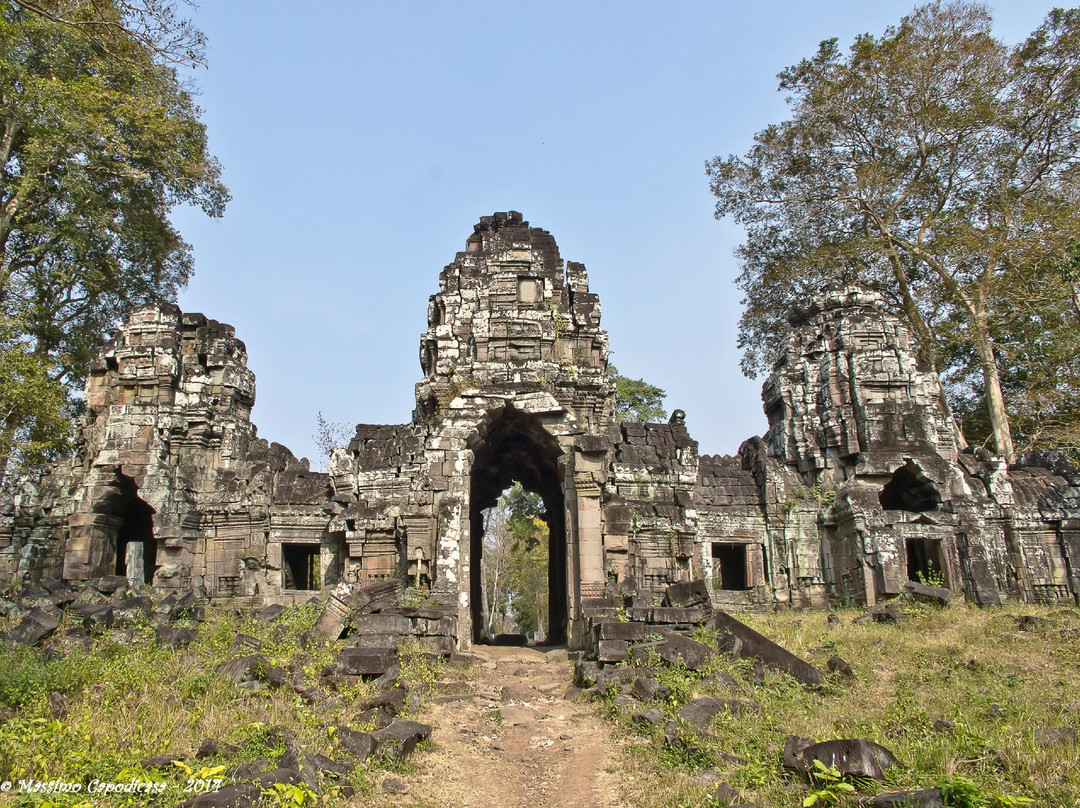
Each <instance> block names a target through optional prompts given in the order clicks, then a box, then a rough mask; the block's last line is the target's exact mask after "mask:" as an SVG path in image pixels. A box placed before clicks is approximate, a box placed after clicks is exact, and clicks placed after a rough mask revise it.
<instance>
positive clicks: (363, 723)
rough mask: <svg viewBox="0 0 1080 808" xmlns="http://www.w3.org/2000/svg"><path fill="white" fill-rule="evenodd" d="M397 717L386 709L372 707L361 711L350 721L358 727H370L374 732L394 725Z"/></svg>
mask: <svg viewBox="0 0 1080 808" xmlns="http://www.w3.org/2000/svg"><path fill="white" fill-rule="evenodd" d="M395 717H396V716H395V715H394V713H391V712H390V711H389V710H387V709H386V708H385V707H370V708H368V709H366V710H361V711H360V712H358V713H357V714H356V715H354V716H353V717H352V719H351V720H350V721H349V723H350V724H354V725H356V726H358V727H370V728H371V729H373V730H376V729H382V728H383V727H388V726H390V725H391V724H393V723H394V718H395Z"/></svg>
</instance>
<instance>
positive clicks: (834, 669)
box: [825, 656, 855, 679]
mask: <svg viewBox="0 0 1080 808" xmlns="http://www.w3.org/2000/svg"><path fill="white" fill-rule="evenodd" d="M825 665H826V667H827V668H828V670H829V673H833V674H836V675H837V676H840V677H843V678H844V679H854V678H855V672H854V671H853V670H851V665H849V664H848V663H847V661H846V660H844V659H841V658H840V657H838V656H831V657H829V661H828V662H826V663H825Z"/></svg>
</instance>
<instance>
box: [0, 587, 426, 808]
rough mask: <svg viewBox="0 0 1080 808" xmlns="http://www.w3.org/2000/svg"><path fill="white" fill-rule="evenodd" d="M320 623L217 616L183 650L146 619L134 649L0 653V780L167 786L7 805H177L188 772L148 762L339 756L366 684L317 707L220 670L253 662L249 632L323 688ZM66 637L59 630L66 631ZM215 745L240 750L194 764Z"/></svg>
mask: <svg viewBox="0 0 1080 808" xmlns="http://www.w3.org/2000/svg"><path fill="white" fill-rule="evenodd" d="M316 616H317V609H316V606H315V605H309V606H301V607H297V608H296V609H293V610H289V611H287V612H286V613H285V614H284V615H283V616H282V618H280V619H279V620H278V621H277V622H275V623H272V624H264V623H260V622H258V621H256V620H254V619H253V618H251V617H242V616H238V615H236V614H233V613H231V612H227V611H224V610H218V611H217V612H215V613H212V614H211V619H210V620H209V621H208V622H207V623H205V624H203V625H201V626H199V627H198V632H197V639H196V641H195V642H194V643H192V644H191V645H190V646H189V647H188V648H186V649H184V650H182V651H174V650H170V649H166V648H159V647H158V646H157V644H156V643H155V641H154V628H153V626H152V625H151V624H150V623H148V622H147V623H142V624H139V625H136V626H135V628H134V633H135V637H134V639H133V641H129V640H128V639H127V638H123V637H122V636H120V635H112V636H110V635H105V636H103V637H101V638H99V639H98V640H96V641H95V643H94V646H93V649H92V650H91V651H89V652H87V651H84V650H82V649H79V648H72V649H69V650H67V651H66V652H65V653H57V652H56V651H55V650H54V651H49V652H45V653H43V652H41V651H39V650H35V649H18V648H11V647H0V781H5V780H7V781H14V782H15V783H17V782H18V781H19V780H22V779H27V778H34V779H36V780H61V781H67V782H76V783H83V784H86V783H89V782H90V781H91V780H93V779H95V778H96V779H99V780H103V781H105V780H121V781H123V780H125V779H127V778H129V777H132V776H138V777H141V778H143V779H151V780H155V781H158V782H164V783H166V784H167V790H166V791H165V793H164V794H163V795H162V796H161V797H148V796H147V795H145V794H144V795H137V796H129V797H122V796H109V797H99V798H90V799H89V800H88V797H87V795H86V794H85V793H84V794H82V795H81V796H80V797H73V796H64V797H57V796H52V797H48V798H46V797H43V796H42V795H32V796H31V795H25V794H23V795H18V794H17V788H15V789H12V791H11V792H9V793H7V794H0V805H35V806H37V805H48V804H49V803H50V802H52V803H53V804H56V805H60V806H64V805H79V804H83V803H87V802H90V803H92V804H101V805H106V804H107V805H109V806H110V807H111V808H117V807H118V806H123V805H133V806H134V805H139V806H142V805H175V804H176V803H178V802H180V801H182V800H183V799H184V798H186V797H188V796H191V794H189V793H184V792H183V788H184V785H185V783H186V780H187V778H188V774H187V773H186V772H184V771H183V770H182V769H180V768H179V767H174V768H172V769H169V768H166V769H161V770H152V771H148V772H143V771H142V770H140V769H139V768H137V767H138V763H139V761H141V760H143V759H146V758H149V757H154V756H159V755H165V754H174V755H178V756H180V757H181V758H183V759H184V760H186V761H187V762H188V765H189V766H190V767H191V768H192V770H193V772H194V774H195V775H196V776H197V775H198V774H199V772H200V770H202V769H204V768H205V769H214V768H215V767H218V766H225V767H229V768H231V767H233V766H235V765H238V764H241V763H247V762H250V761H252V760H255V759H257V758H261V757H265V758H268V759H269V760H270V762H271V767H272V764H273V761H274V760H275V759H276V758H277V757H278V756H279V755H280V754H281V753H282V752H283V751H284V748H285V740H284V736H285V735H288V736H290V737H292V738H295V739H296V740H297V741H299V742H300V744H301V745H302V746H303V747H304V748H305V750H306V751H307V752H308V753H309V754H316V753H322V754H328V755H330V756H332V757H333V758H334V759H342V757H341V752H340V751H339V750H337V749H336V748H335V743H334V740H333V737H332V735H331V733H330V732H329V731H328V726H329V725H330V724H334V723H342V724H344V723H348V722H349V719H350V718H351V717H352V716H353V714H355V713H356V708H357V704H358V702H359V701H361V700H362V699H363V698H364V697H365V696H367V695H369V692H370V691H369V689H368V687H367V686H365V685H363V684H357V685H351V686H345V687H343V688H341V689H339V690H338V691H337V692H333V693H330V694H328V697H327V698H325V699H322V700H319V701H318V702H317V703H315V704H308V703H306V702H305V701H303V700H302V699H301V698H300V697H299V696H297V695H296V694H295V693H294V692H293V691H292V690H291V688H288V687H282V688H270V687H266V688H264V689H262V690H260V691H258V692H248V691H246V690H244V689H241V688H240V687H238V686H237V685H236V684H235V683H234V682H233V681H232V680H230V679H227V678H225V677H223V676H221V675H219V674H217V673H216V669H217V667H218V666H219V665H220V664H221V663H222V662H224V661H226V660H229V659H232V658H234V657H238V656H243V655H245V654H247V653H250V651H237V652H233V651H232V650H231V649H232V644H233V640H234V639H235V637H236V635H237V634H247V635H250V636H254V637H257V638H259V639H260V640H262V641H263V647H262V650H261V653H263V654H264V655H265V656H267V657H268V658H269V660H270V662H271V664H275V665H281V666H283V667H286V668H287V667H288V666H289V665H290V664H299V665H301V666H302V667H303V668H304V670H305V672H306V673H307V674H308V677H309V681H315V682H318V676H319V673H320V671H321V669H322V668H323V667H324V666H325V665H326V664H327V663H329V662H330V661H331V660H332V658H333V655H334V650H333V648H332V646H330V645H326V644H313V645H307V646H306V647H301V645H300V644H299V643H298V639H299V637H300V635H301V633H302V632H304V631H305V630H306V629H308V628H310V627H311V625H313V623H314V620H315V618H316ZM63 631H64V626H61V629H60V632H58V634H60V633H62V632H63ZM405 659H406V661H407V662H409V663H411V670H410V665H409V664H406V665H405V667H406V672H405V673H406V676H407V677H408V676H413V677H416V678H419V679H426V678H431V676H432V675H433V674H432V673H431V672H430V671H428V670H427V669H426V668H425V664H424V662H423V661H422V660H420V659H419V658H417V657H415V656H408V655H406V657H405ZM414 659H415V662H413V660H414ZM53 691H57V692H61V693H64V694H65V695H66V696H67V702H68V705H67V711H66V713H65V714H64V715H63V716H62V717H61V718H59V719H57V718H55V717H54V714H53V710H52V708H51V706H50V702H49V694H50V693H51V692H53ZM354 726H355V725H354ZM278 728H280V729H282V730H283V732H279V731H277V730H278ZM357 728H361V729H362V728H363V727H357ZM206 738H216V739H218V740H219V741H221V742H222V744H223V745H224V744H231V745H233V746H235V747H236V749H235V750H234V751H228V752H225V753H222V754H221V755H218V756H215V757H212V758H208V759H205V760H199V761H194V760H193V757H194V753H195V751H196V750H197V749H198V748H199V746H200V745H201V744H202V742H203V740H205V739H206ZM217 776H222V775H220V774H219V775H217ZM226 782H229V780H228V779H227V775H226ZM351 785H353V786H354V787H355V788H357V790H358V791H359V792H360V793H361V794H363V793H365V792H370V790H371V788H372V785H371V772H369V771H368V770H367V769H366V768H364V767H358V769H357V772H356V773H355V775H354V776H353V777H352V778H351ZM344 802H345V800H344V799H343V798H335V797H334V796H333V794H332V793H331V794H330V795H329V799H328V800H327V804H329V805H334V804H344ZM271 804H273V801H271Z"/></svg>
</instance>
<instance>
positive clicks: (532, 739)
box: [369, 646, 626, 808]
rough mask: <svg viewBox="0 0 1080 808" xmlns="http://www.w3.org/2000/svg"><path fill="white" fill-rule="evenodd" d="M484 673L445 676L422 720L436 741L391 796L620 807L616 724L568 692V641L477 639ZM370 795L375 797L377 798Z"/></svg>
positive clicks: (521, 807) (500, 806) (479, 803)
mask: <svg viewBox="0 0 1080 808" xmlns="http://www.w3.org/2000/svg"><path fill="white" fill-rule="evenodd" d="M473 654H474V656H476V657H478V658H479V661H480V662H479V665H478V666H476V671H477V672H478V676H477V678H475V679H470V680H467V681H460V682H443V683H440V687H439V691H440V692H439V693H437V694H434V695H432V696H430V697H429V698H428V704H429V707H428V709H427V710H426V711H425V714H424V716H423V717H422V718H421V720H423V721H425V722H426V723H429V724H431V725H432V726H433V727H434V728H435V729H434V733H433V734H432V741H433V744H432V748H431V749H429V750H428V751H425V752H423V753H420V754H417V755H416V756H415V757H414V758H413V759H412V763H414V764H415V765H416V766H417V768H418V769H419V770H418V771H416V772H413V773H410V774H408V775H405V776H403V777H402V778H401V780H402V781H404V782H405V784H406V788H407V790H406V791H405V793H403V794H398V795H390V794H386V793H384V794H383V795H381V798H382V799H384V800H385V802H384V804H385V805H393V806H438V807H439V808H544V807H545V806H551V807H552V808H554V806H559V808H568V807H569V808H575V806H581V808H585V806H588V807H589V808H614V807H615V806H622V805H625V804H626V803H624V802H623V801H622V800H621V798H620V786H621V785H622V783H623V778H622V776H621V775H620V774H619V766H618V763H617V755H618V748H617V745H616V744H615V742H614V741H613V740H612V738H611V732H610V729H609V726H608V725H607V724H605V722H604V721H603V720H602V719H600V718H599V717H597V716H596V715H595V709H594V707H593V706H592V705H590V704H587V703H584V702H581V701H580V700H575V699H573V698H572V694H571V693H568V691H569V690H570V686H571V669H570V666H569V664H568V663H567V657H566V651H565V650H561V649H534V648H498V647H486V646H485V647H478V648H474V649H473ZM369 804H370V803H369Z"/></svg>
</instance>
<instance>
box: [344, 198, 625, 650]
mask: <svg viewBox="0 0 1080 808" xmlns="http://www.w3.org/2000/svg"><path fill="white" fill-rule="evenodd" d="M607 362H608V338H607V334H606V333H605V332H604V331H602V330H601V329H600V301H599V299H598V298H597V296H596V295H594V294H592V293H591V292H590V291H589V282H588V275H587V273H586V271H585V267H584V266H583V265H581V264H575V263H572V262H571V263H567V264H565V265H564V263H563V261H562V259H561V258H560V256H559V250H558V247H557V246H556V244H555V240H554V239H553V238H552V237H551V234H550V233H548V232H547V231H545V230H541V229H539V228H536V227H530V226H529V223H528V222H525V221H522V218H521V214H519V213H517V212H514V211H511V212H509V213H497V214H495V215H494V216H485V217H483V218H482V219H481V220H480V223H479V224H477V225H476V226H475V227H474V232H473V234H472V235H471V236H470V237H469V238H468V240H467V241H466V245H465V250H464V251H463V252H459V253H458V254H457V256H456V257H455V259H454V261H453V263H451V264H450V265H448V266H447V267H446V268H445V269H444V270H443V271H442V273H441V274H440V276H439V292H438V293H437V294H435V295H432V297H431V299H430V302H429V304H428V329H427V331H426V332H425V333H424V335H423V336H422V337H421V342H420V364H421V367H422V368H423V372H424V375H425V377H424V379H423V380H422V381H421V382H420V383H419V384H418V385H417V387H416V410H415V411H414V413H413V421H412V423H411V424H407V425H402V426H373V425H365V424H362V425H360V426H358V427H357V431H356V436H355V438H354V439H353V441H352V442H351V444H350V445H349V447H348V449H347V450H339V451H338V452H337V453H336V454H335V457H334V458H333V460H332V462H331V467H330V474H331V482H332V487H333V491H334V504H335V508H336V509H338V510H339V513H338V514H337V516H335V518H334V520H333V522H332V523H331V526H330V531H331V533H341V534H343V536H344V541H345V542H346V543H347V545H348V551H347V553H346V554H345V555H346V558H347V566H346V576H347V577H349V578H351V579H354V580H356V581H360V582H369V581H371V580H377V579H379V578H385V577H391V576H395V575H399V574H400V572H401V571H402V570H405V571H406V575H407V576H408V578H409V580H410V582H413V583H416V584H418V585H420V586H425V585H427V586H430V587H431V591H432V599H433V600H439V601H441V602H442V603H444V604H445V603H448V602H449V603H456V604H457V605H458V620H459V637H461V638H463V639H464V638H468V637H472V638H474V639H478V638H480V637H481V636H482V633H483V626H482V610H481V606H480V604H481V600H482V594H481V587H482V581H481V567H480V560H481V553H482V550H483V511H484V510H485V509H486V508H490V507H491V506H493V505H494V504H495V502H496V500H497V499H498V497H499V494H500V493H501V492H502V491H503V490H505V489H506V488H507V487H509V486H510V485H511V483H512V482H514V481H515V480H516V481H519V482H521V483H522V484H523V485H524V486H525V487H526V488H527V489H529V490H531V491H534V492H536V493H538V494H539V495H540V496H541V497H542V498H543V501H544V504H545V508H546V510H547V520H548V526H549V534H550V542H551V545H550V547H549V559H550V567H549V570H548V580H549V587H550V593H549V594H550V598H549V602H550V604H551V611H550V615H549V627H550V628H549V632H548V635H549V638H551V639H553V640H556V641H558V640H565V639H568V638H569V637H570V636H571V635H572V634H573V633H574V631H575V626H574V622H575V619H576V618H575V615H577V614H578V613H579V612H580V609H579V606H580V600H581V599H582V598H583V597H589V596H595V595H601V594H602V593H603V590H604V584H605V580H606V572H605V563H604V551H603V535H602V518H601V490H602V486H603V482H604V480H603V470H604V467H605V465H606V462H605V461H606V456H607V453H608V450H609V449H610V444H611V438H610V432H611V429H612V427H613V419H614V409H615V395H614V388H613V386H612V384H611V383H610V382H609V381H608V379H607V377H606V373H605V371H606V369H607Z"/></svg>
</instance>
